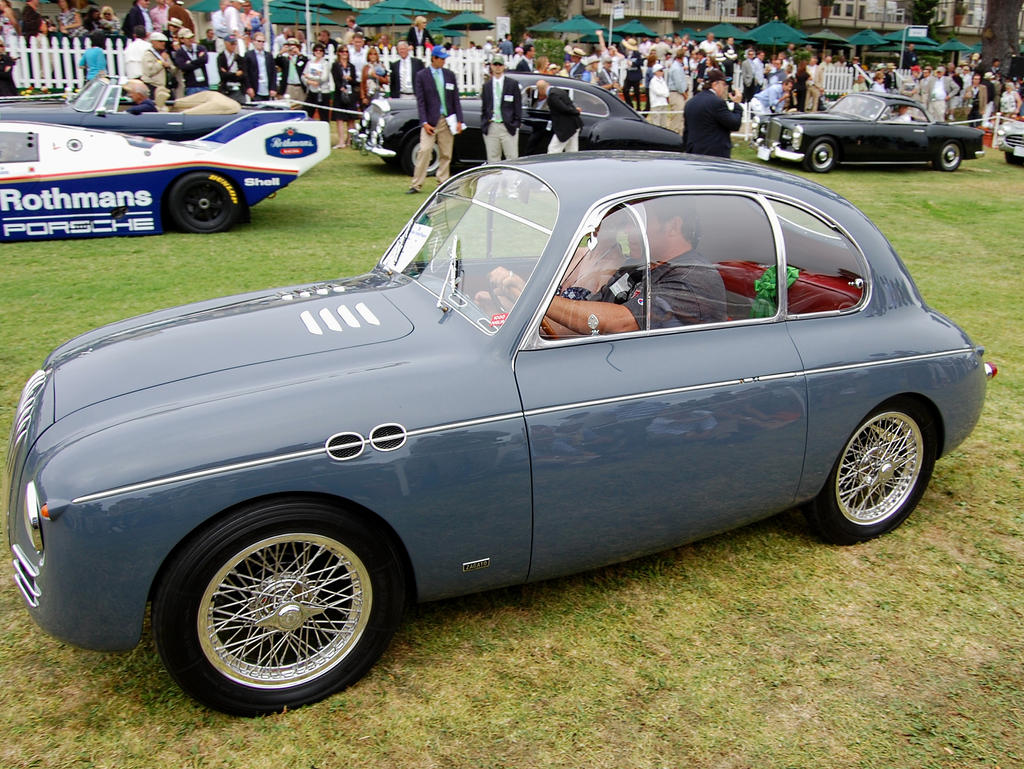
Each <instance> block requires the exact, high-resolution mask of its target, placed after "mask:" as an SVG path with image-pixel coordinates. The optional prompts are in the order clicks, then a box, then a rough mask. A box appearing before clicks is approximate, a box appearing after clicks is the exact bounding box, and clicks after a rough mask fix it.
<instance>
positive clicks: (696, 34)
mask: <svg viewBox="0 0 1024 769" xmlns="http://www.w3.org/2000/svg"><path fill="white" fill-rule="evenodd" d="M676 34H677V35H679V37H682V36H683V35H689V36H690V39H691V40H693V39H695V38H697V37H699V36H700V33H699V32H698V31H697V30H695V29H694V28H693V27H683V28H682V29H681V30H679V31H678V32H676Z"/></svg>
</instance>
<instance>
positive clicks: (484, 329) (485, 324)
mask: <svg viewBox="0 0 1024 769" xmlns="http://www.w3.org/2000/svg"><path fill="white" fill-rule="evenodd" d="M500 169H505V170H512V171H517V172H518V173H522V174H526V175H527V176H532V177H533V178H534V179H536V180H537V181H538V182H540V183H541V184H543V185H544V186H545V187H546V188H547V189H549V190H550V191H551V194H552V195H553V196H554V198H555V205H556V208H555V223H556V224H557V223H558V209H559V208H560V204H559V200H558V193H557V192H555V189H554V188H553V187H552V186H551V185H550V184H548V183H547V182H546V181H545V180H544V179H542V178H541V177H540V176H538V175H537V174H536V173H533V172H532V171H529V170H528V169H526V168H519V167H513V166H509V165H507V164H505V163H493V164H488V165H484V166H478V167H476V168H470V169H467V170H465V171H463V172H462V173H459V174H456V175H455V176H453V177H451V178H450V179H448V181H447V182H445V183H444V185H443V186H442V187H438V191H435V192H434V194H433V195H430V196H429V197H428V198H427V199H426V200H425V201H423V203H422V204H421V205H420V207H419V208H417V209H416V212H415V213H414V214H413V215H412V216H411V217H409V221H408V222H407V223H406V225H405V227H403V228H402V229H401V230H399V232H398V235H397V236H396V237H395V239H394V240H392V241H391V245H389V246H388V247H387V248H386V249H384V253H383V255H382V256H381V258H380V259H379V260H378V261H377V264H376V265H375V267H374V268H375V269H377V268H379V269H382V270H384V271H385V272H387V274H388V275H401V274H402V273H398V272H395V271H394V270H393V269H391V268H389V267H387V266H386V265H384V258H385V257H386V256H387V255H388V254H389V253H391V249H393V248H394V247H395V244H396V243H398V241H399V240H400V239H401V238H402V236H403V235H404V234H405V232H406V230H408V229H409V228H410V227H411V226H412V224H413V223H414V222H416V220H417V219H419V217H420V214H421V213H422V212H423V211H424V210H425V209H426V207H427V206H428V205H429V204H430V203H431V202H432V201H433V200H434V198H435V197H436V196H437V194H438V192H439V191H440V190H441V189H443V188H444V187H447V186H448V185H449V184H451V183H452V182H454V181H456V180H458V179H461V178H462V177H464V176H470V175H472V174H476V173H482V172H485V171H486V172H490V171H496V170H500ZM463 200H469V201H470V203H473V202H475V200H474V199H473V198H463ZM479 204H480V205H482V206H485V207H490V206H489V204H487V203H483V202H482V201H480V203H479ZM494 210H495V211H498V212H500V213H501V214H503V215H505V216H508V217H509V218H511V219H514V220H516V221H520V220H521V221H522V223H523V224H528V225H529V226H530V227H532V228H534V229H539V230H540V232H543V233H545V234H546V235H547V236H548V243H549V244H550V242H551V236H552V235H553V234H554V232H555V230H554V228H552V229H550V230H548V229H547V228H545V227H543V226H541V225H537V224H535V223H532V222H529V221H528V220H526V219H523V218H522V217H519V216H516V215H515V214H510V213H509V212H507V211H502V210H501V209H494ZM543 256H544V254H540V255H539V256H538V257H537V261H538V262H540V259H541V257H543ZM410 280H411V281H412V282H413V283H415V284H416V285H417V286H419V288H420V289H421V290H423V291H426V292H427V293H428V294H430V296H432V297H434V298H435V299H439V298H440V296H439V295H438V294H435V293H434V292H433V291H431V290H430V289H429V288H427V287H426V286H424V285H422V284H421V283H420V281H418V280H415V279H412V278H410ZM451 305H455V303H454V302H452V303H451ZM451 309H453V310H454V311H455V313H456V314H457V315H459V316H461V317H462V318H464V319H465V320H467V321H469V325H471V326H473V327H474V328H476V329H478V330H479V331H480V332H481V333H483V334H484V335H485V336H494V335H495V334H497V333H498V331H500V330H501V328H502V327H501V326H499V327H498V328H490V322H489V320H488V319H487V318H484V317H480V318H476V319H474V318H471V317H469V316H468V315H466V314H465V313H464V312H462V311H461V309H459V307H458V306H457V305H456V306H452V308H451Z"/></svg>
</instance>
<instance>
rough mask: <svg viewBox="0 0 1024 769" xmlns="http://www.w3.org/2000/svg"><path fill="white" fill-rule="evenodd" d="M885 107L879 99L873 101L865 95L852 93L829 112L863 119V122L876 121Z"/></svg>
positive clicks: (834, 105)
mask: <svg viewBox="0 0 1024 769" xmlns="http://www.w3.org/2000/svg"><path fill="white" fill-rule="evenodd" d="M884 107H885V103H884V102H882V101H881V100H879V99H873V98H871V97H870V96H864V95H863V94H858V93H851V94H848V95H846V96H844V97H843V98H842V99H840V100H839V101H837V102H836V103H835V104H833V105H832V108H831V109H829V112H832V113H837V114H840V115H849V116H850V117H856V118H861V119H862V120H874V119H875V118H877V117H878V113H879V112H881V111H882V109H883V108H884Z"/></svg>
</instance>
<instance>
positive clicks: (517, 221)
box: [381, 168, 558, 332]
mask: <svg viewBox="0 0 1024 769" xmlns="http://www.w3.org/2000/svg"><path fill="white" fill-rule="evenodd" d="M557 215H558V199H557V198H556V197H555V193H554V192H553V191H552V190H551V188H550V187H548V186H547V185H546V184H544V183H543V182H541V181H539V180H538V179H536V178H535V177H533V176H531V175H529V174H527V173H524V172H522V171H518V170H513V169H508V168H504V169H486V170H481V171H478V172H476V173H472V174H469V175H466V176H463V177H462V178H461V179H460V180H458V181H457V182H455V183H453V184H451V185H448V186H447V187H446V188H445V190H444V191H443V192H441V193H439V194H438V195H437V196H436V197H434V198H433V199H432V200H431V201H430V203H429V204H428V205H427V207H426V208H425V209H424V210H423V211H421V212H420V213H419V215H418V216H417V217H416V218H415V219H414V220H413V221H411V222H410V223H409V225H408V226H407V227H406V229H405V231H404V232H403V233H402V235H401V236H400V237H399V238H398V240H396V241H395V243H394V245H393V246H392V247H391V249H390V250H389V251H388V252H387V253H386V254H385V255H384V258H383V259H382V260H381V267H383V268H384V269H386V270H389V271H393V272H401V273H403V274H404V275H407V276H408V277H410V278H412V279H414V280H416V281H418V282H419V283H420V285H422V286H424V287H425V288H427V289H428V290H429V291H431V293H433V294H435V295H436V296H437V297H438V305H439V306H444V308H445V309H452V310H455V311H457V312H459V313H460V314H462V315H464V316H465V317H467V318H468V319H469V320H470V321H472V322H473V323H476V324H477V325H479V326H480V327H481V328H483V329H484V330H485V331H488V332H494V331H496V330H497V329H498V328H500V327H501V325H502V324H503V323H504V322H505V318H506V317H507V315H508V313H509V312H511V311H512V308H513V307H514V306H515V304H516V301H518V298H519V295H520V293H521V291H522V289H523V288H525V286H526V283H527V282H528V281H529V279H530V276H531V275H532V274H533V271H534V267H535V266H536V265H537V262H538V261H539V259H540V256H541V254H543V253H544V249H545V247H546V246H547V243H548V239H549V238H550V237H551V231H552V228H553V227H554V224H555V219H556V217H557ZM499 278H500V279H501V280H503V281H505V284H504V285H503V286H500V287H499V286H497V285H496V281H497V280H498V279H499ZM513 284H514V285H513Z"/></svg>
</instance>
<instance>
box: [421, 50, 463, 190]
mask: <svg viewBox="0 0 1024 769" xmlns="http://www.w3.org/2000/svg"><path fill="white" fill-rule="evenodd" d="M447 58H448V52H447V51H446V50H444V48H442V47H441V46H439V45H436V46H434V48H433V50H432V51H431V53H430V66H429V67H428V68H427V69H424V70H422V71H420V73H419V74H418V75H416V80H415V86H414V87H415V90H416V107H417V108H418V110H419V117H420V149H419V154H417V155H416V171H415V173H414V174H413V177H412V182H410V184H409V189H408V190H407V191H406V192H407V193H409V194H415V193H417V192H419V191H420V188H421V187H422V186H423V182H424V181H426V178H427V166H428V165H429V164H430V157H431V155H433V154H434V144H435V143H436V144H437V149H438V153H439V156H440V161H439V164H438V166H437V181H438V183H443V182H445V181H446V180H447V179H448V177H449V176H450V175H451V172H450V169H451V163H452V147H453V145H454V144H455V134H457V133H461V132H462V128H463V126H464V125H465V121H463V119H462V102H461V101H459V84H458V82H456V80H455V73H453V72H452V71H451V70H450V69H445V68H444V60H445V59H447Z"/></svg>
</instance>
